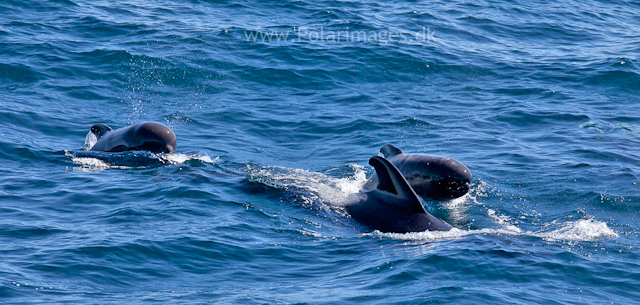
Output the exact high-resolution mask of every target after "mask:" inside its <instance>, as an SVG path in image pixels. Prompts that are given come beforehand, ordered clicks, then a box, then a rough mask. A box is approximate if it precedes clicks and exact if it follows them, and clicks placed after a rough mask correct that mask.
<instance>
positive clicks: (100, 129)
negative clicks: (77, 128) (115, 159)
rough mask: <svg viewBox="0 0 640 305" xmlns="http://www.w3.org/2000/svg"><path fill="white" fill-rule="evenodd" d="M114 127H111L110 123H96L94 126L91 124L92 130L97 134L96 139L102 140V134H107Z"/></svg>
mask: <svg viewBox="0 0 640 305" xmlns="http://www.w3.org/2000/svg"><path fill="white" fill-rule="evenodd" d="M112 130H113V128H111V127H110V126H109V125H105V124H95V125H93V126H91V132H92V133H93V134H94V135H95V136H96V139H98V140H100V138H102V136H104V135H105V134H107V133H108V132H110V131H112Z"/></svg>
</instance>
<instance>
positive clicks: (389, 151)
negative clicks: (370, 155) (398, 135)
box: [380, 144, 402, 159]
mask: <svg viewBox="0 0 640 305" xmlns="http://www.w3.org/2000/svg"><path fill="white" fill-rule="evenodd" d="M380 152H381V153H382V155H383V156H384V157H385V158H387V159H389V158H391V157H393V156H396V155H399V154H401V153H402V150H400V148H397V147H395V146H393V145H391V144H385V145H383V146H382V148H380Z"/></svg>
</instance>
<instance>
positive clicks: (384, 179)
mask: <svg viewBox="0 0 640 305" xmlns="http://www.w3.org/2000/svg"><path fill="white" fill-rule="evenodd" d="M369 164H370V165H371V166H373V168H374V169H375V170H376V174H377V175H378V188H377V189H378V190H380V191H384V192H387V193H390V194H392V195H393V197H395V200H394V202H393V204H394V205H396V206H398V207H402V208H404V209H406V210H408V211H411V212H425V213H426V211H425V209H424V207H423V206H422V203H421V202H420V199H419V198H418V195H416V192H415V191H414V190H413V189H412V188H411V186H410V185H409V183H408V182H407V180H406V179H405V178H404V177H403V176H402V174H401V173H400V171H399V170H398V169H397V168H396V167H395V166H394V165H393V164H392V163H391V162H389V160H387V159H385V158H382V157H378V156H375V157H372V158H371V159H369Z"/></svg>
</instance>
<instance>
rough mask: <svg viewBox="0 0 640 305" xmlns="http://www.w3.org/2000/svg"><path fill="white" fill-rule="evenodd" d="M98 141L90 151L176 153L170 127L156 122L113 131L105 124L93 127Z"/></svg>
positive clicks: (173, 135)
mask: <svg viewBox="0 0 640 305" xmlns="http://www.w3.org/2000/svg"><path fill="white" fill-rule="evenodd" d="M91 133H93V134H94V135H95V136H96V138H97V139H98V141H97V142H96V144H95V145H93V147H91V149H90V150H92V151H103V152H123V151H130V150H145V151H149V152H153V153H174V152H175V151H176V135H175V134H174V133H173V131H172V130H171V129H169V127H167V126H164V125H162V124H160V123H156V122H145V123H140V124H136V125H133V126H129V127H124V128H120V129H116V130H113V128H111V127H109V126H108V125H105V124H95V125H93V126H91Z"/></svg>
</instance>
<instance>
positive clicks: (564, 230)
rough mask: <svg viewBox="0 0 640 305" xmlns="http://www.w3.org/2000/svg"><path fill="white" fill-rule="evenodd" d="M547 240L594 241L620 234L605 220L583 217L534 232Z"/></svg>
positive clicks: (615, 236)
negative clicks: (556, 226)
mask: <svg viewBox="0 0 640 305" xmlns="http://www.w3.org/2000/svg"><path fill="white" fill-rule="evenodd" d="M533 235H534V236H537V237H540V238H542V239H544V240H547V241H593V240H596V239H599V238H617V237H618V234H617V233H616V232H615V231H613V230H612V229H611V228H609V227H608V226H607V224H606V223H605V222H603V221H598V220H595V219H581V220H578V221H569V222H566V223H563V224H562V225H561V227H560V228H558V229H555V230H551V231H548V232H538V233H534V234H533Z"/></svg>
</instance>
